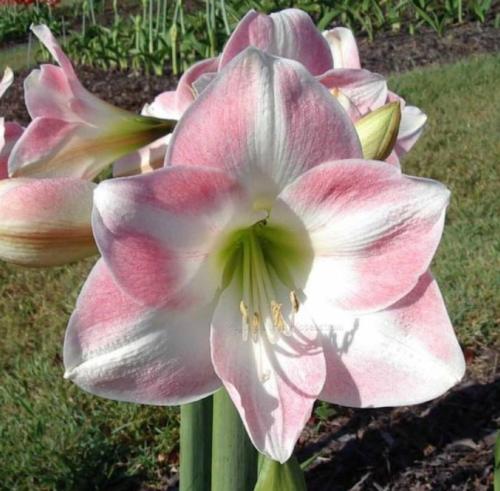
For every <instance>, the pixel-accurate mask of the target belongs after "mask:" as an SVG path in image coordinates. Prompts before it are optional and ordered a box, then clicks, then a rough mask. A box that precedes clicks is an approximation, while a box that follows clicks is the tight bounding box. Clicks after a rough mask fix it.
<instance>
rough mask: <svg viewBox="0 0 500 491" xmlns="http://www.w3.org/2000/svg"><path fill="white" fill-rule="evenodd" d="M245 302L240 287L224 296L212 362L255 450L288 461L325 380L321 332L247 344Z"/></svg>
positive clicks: (215, 326)
mask: <svg viewBox="0 0 500 491" xmlns="http://www.w3.org/2000/svg"><path fill="white" fill-rule="evenodd" d="M240 301H241V297H239V296H238V289H237V288H236V287H235V285H234V284H232V285H230V286H229V287H228V288H227V289H226V290H225V291H224V292H223V294H222V296H221V298H220V300H219V302H218V305H217V307H216V309H215V313H214V318H213V321H212V334H211V346H212V360H213V364H214V367H215V371H216V373H217V375H218V376H219V377H220V378H221V379H222V381H223V383H224V386H225V387H226V389H227V391H228V393H229V395H230V396H231V399H232V400H233V402H234V404H235V406H236V408H237V409H238V412H239V413H240V416H241V418H242V420H243V423H244V425H245V428H246V429H247V432H248V434H249V436H250V438H251V440H252V442H253V444H254V445H255V447H256V448H257V449H258V450H259V451H260V452H262V453H264V454H265V455H267V456H268V457H270V458H272V459H274V460H277V461H279V462H282V463H283V462H285V461H287V460H288V458H289V457H290V455H291V454H292V452H293V447H294V445H295V443H296V441H297V439H298V437H299V436H300V433H301V431H302V429H303V427H304V426H305V424H306V422H307V420H308V419H309V417H310V415H311V411H312V407H313V404H314V401H315V399H316V398H317V396H318V393H319V392H320V391H321V390H322V387H323V384H324V381H325V360H324V356H323V352H322V348H321V338H320V337H319V336H318V332H317V331H316V329H312V330H309V331H304V332H301V331H299V330H298V329H293V330H292V335H291V336H283V335H281V336H279V339H278V341H277V342H276V343H275V344H270V343H269V341H268V340H267V338H266V336H265V335H262V334H261V335H260V336H259V338H258V341H254V340H250V339H249V340H247V341H243V339H242V334H241V331H240V329H239V326H241V322H242V321H241V314H240V311H239V304H240Z"/></svg>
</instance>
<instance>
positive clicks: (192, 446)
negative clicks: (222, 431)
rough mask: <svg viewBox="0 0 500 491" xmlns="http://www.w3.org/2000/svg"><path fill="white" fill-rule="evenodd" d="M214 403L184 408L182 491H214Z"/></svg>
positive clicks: (206, 400)
mask: <svg viewBox="0 0 500 491" xmlns="http://www.w3.org/2000/svg"><path fill="white" fill-rule="evenodd" d="M212 401H213V397H207V398H205V399H203V400H201V401H198V402H193V403H191V404H185V405H184V406H181V469H180V491H210V481H211V478H210V474H211V462H212Z"/></svg>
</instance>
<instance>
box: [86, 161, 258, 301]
mask: <svg viewBox="0 0 500 491" xmlns="http://www.w3.org/2000/svg"><path fill="white" fill-rule="evenodd" d="M243 201H244V195H243V193H242V190H241V188H240V187H239V186H238V184H237V183H235V182H234V180H232V179H231V178H230V177H229V176H227V175H226V174H224V173H222V172H220V171H218V170H215V169H210V168H201V167H199V168H195V167H188V168H186V167H181V166H179V167H175V168H174V167H170V168H167V169H160V170H157V171H155V172H151V173H149V174H143V175H140V176H134V177H129V178H123V179H112V180H108V181H105V182H103V183H101V184H100V185H99V187H98V189H97V190H96V192H95V194H94V216H93V228H94V233H95V236H96V241H97V244H98V247H99V250H100V251H101V254H102V256H103V257H104V260H105V261H106V264H107V265H108V267H109V268H110V269H111V271H112V273H113V275H114V277H115V278H116V280H117V282H118V283H119V285H120V286H121V288H123V289H124V290H125V291H126V292H127V293H128V294H130V295H131V296H133V297H134V298H136V299H137V300H138V301H140V302H141V303H143V304H146V305H149V306H157V305H167V304H168V306H169V308H178V309H185V308H186V306H187V305H195V304H198V305H199V304H202V305H203V304H206V303H208V302H211V301H212V299H213V298H214V295H215V290H216V289H217V287H218V286H219V283H220V280H221V276H222V271H221V269H222V268H221V267H220V264H218V258H217V257H215V255H214V254H212V252H213V249H214V247H215V245H216V244H218V240H219V239H220V236H221V234H223V232H224V230H225V227H226V226H227V225H228V224H229V223H232V221H233V220H237V219H239V217H240V215H241V213H240V212H239V210H240V202H243ZM246 206H247V208H250V206H249V205H246ZM256 220H257V219H255V218H254V219H253V221H251V222H250V223H254V221H256Z"/></svg>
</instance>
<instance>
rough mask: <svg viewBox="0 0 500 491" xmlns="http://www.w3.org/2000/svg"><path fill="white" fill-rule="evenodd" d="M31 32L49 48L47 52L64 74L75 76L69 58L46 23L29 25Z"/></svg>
mask: <svg viewBox="0 0 500 491" xmlns="http://www.w3.org/2000/svg"><path fill="white" fill-rule="evenodd" d="M31 30H32V31H33V34H35V36H36V37H37V38H38V39H39V40H40V42H41V43H42V44H43V45H44V46H45V47H46V48H47V49H48V50H49V53H50V54H51V55H52V56H53V57H54V59H55V60H56V61H57V63H59V65H60V66H61V68H62V69H63V70H64V72H65V73H66V75H67V76H68V77H70V78H75V79H76V78H77V77H76V74H75V70H74V68H73V65H72V64H71V61H69V58H68V57H67V56H66V55H65V54H64V51H63V50H62V49H61V47H60V46H59V43H58V42H57V40H56V38H55V37H54V35H53V34H52V33H51V32H50V29H49V28H48V27H47V26H46V25H39V26H31Z"/></svg>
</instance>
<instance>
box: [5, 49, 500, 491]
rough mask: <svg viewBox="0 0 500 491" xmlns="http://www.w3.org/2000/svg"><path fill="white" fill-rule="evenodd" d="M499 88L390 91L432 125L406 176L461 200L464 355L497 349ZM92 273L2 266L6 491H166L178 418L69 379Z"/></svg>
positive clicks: (433, 78)
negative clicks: (71, 345)
mask: <svg viewBox="0 0 500 491" xmlns="http://www.w3.org/2000/svg"><path fill="white" fill-rule="evenodd" d="M498 80H500V56H498V55H497V56H489V57H481V58H476V59H472V60H470V61H468V62H467V63H460V64H457V65H453V66H448V67H440V68H430V69H423V70H418V71H415V72H411V73H408V74H405V75H402V76H398V77H394V78H392V79H391V87H392V88H393V89H395V90H397V91H398V92H399V93H401V94H402V95H404V96H405V97H406V98H407V99H408V100H409V101H410V102H411V103H412V104H416V105H419V106H420V107H422V108H423V109H424V110H425V111H426V112H427V114H428V115H429V126H428V129H427V131H426V133H425V136H424V137H423V138H422V140H421V141H420V142H419V143H418V144H417V146H416V148H415V149H414V151H413V152H412V153H411V156H409V158H407V159H406V160H405V161H404V163H403V165H404V169H405V171H406V172H407V173H409V174H415V175H421V176H427V177H432V178H435V179H439V180H440V181H442V182H444V183H446V184H447V185H448V186H449V187H450V188H451V190H452V192H453V196H452V202H451V206H450V210H449V214H448V220H447V226H446V230H445V235H444V239H443V243H442V245H441V247H440V250H439V253H438V256H437V259H436V262H435V266H434V272H435V274H436V276H437V278H438V280H439V283H440V285H441V287H442V290H443V293H444V296H445V298H446V301H447V303H448V306H449V310H450V314H451V317H452V319H453V322H454V324H455V326H456V328H457V331H458V334H459V337H460V339H461V341H462V342H463V343H464V344H470V343H493V342H494V338H495V325H496V323H497V322H498V319H499V318H500V312H499V306H498V302H496V301H495V300H496V298H495V294H496V293H497V292H498V291H499V287H500V284H499V278H498V271H497V276H495V269H497V270H498V257H499V249H500V243H499V240H500V237H499V234H498V230H499V229H500V219H499V217H498V206H497V208H496V209H495V205H496V204H497V205H498V196H499V194H500V186H499V183H500V181H499V176H498V167H499V158H500V146H499V139H498V136H499V132H500V113H499V111H498V108H499V107H500V92H499V91H498V89H497V81H498ZM495 232H496V236H495ZM92 262H93V261H91V260H88V261H85V262H83V263H80V264H78V265H76V266H73V267H66V268H59V269H54V270H47V271H32V270H26V269H22V268H19V267H13V266H8V265H3V264H0V339H1V342H0V363H1V375H0V407H1V419H0V455H2V464H1V465H0V483H1V484H0V488H1V489H9V490H17V489H19V490H32V489H37V490H45V489H47V490H49V489H57V490H64V489H68V490H75V489H82V490H87V489H104V488H105V487H106V489H108V488H110V487H113V489H118V488H119V489H129V488H127V487H126V485H127V484H130V486H131V487H130V489H135V488H136V484H135V483H137V482H142V483H147V484H149V485H151V486H153V485H158V488H159V489H161V485H160V484H159V477H158V476H159V475H161V474H162V469H163V470H165V469H166V466H167V465H168V464H167V463H166V462H165V457H168V456H169V455H170V456H171V455H172V452H175V450H176V444H177V439H178V426H177V421H178V413H177V411H176V409H166V408H151V407H140V406H134V405H131V404H124V403H117V402H112V401H105V400H101V399H98V398H96V397H92V396H90V395H87V394H85V393H83V392H81V391H80V390H79V389H77V388H76V387H75V386H73V385H72V384H71V383H70V382H67V381H65V380H63V378H62V373H63V369H62V364H61V358H60V353H61V348H62V340H63V335H64V330H65V324H66V322H67V319H68V317H69V315H70V313H71V311H72V306H73V304H74V301H75V299H76V296H77V294H78V290H79V288H80V286H81V284H82V282H83V280H84V278H85V276H86V274H87V272H88V271H89V270H90V268H91V266H92ZM164 473H165V472H163V474H164ZM120 484H121V485H123V486H124V487H122V486H121V485H120ZM114 486H116V488H115V487H114Z"/></svg>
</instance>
